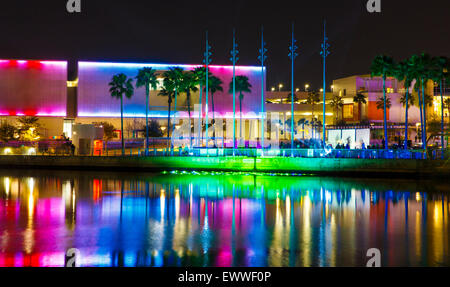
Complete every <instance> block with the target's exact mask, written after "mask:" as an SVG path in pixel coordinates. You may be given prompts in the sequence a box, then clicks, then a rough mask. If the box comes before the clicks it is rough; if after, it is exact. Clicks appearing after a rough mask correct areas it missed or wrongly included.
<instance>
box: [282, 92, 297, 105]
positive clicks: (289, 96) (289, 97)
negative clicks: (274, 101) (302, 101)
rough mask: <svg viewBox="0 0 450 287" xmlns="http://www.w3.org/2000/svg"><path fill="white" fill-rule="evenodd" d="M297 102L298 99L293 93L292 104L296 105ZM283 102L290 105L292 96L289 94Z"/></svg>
mask: <svg viewBox="0 0 450 287" xmlns="http://www.w3.org/2000/svg"><path fill="white" fill-rule="evenodd" d="M298 100H299V98H298V96H297V94H295V93H294V104H295V103H297V102H298ZM284 101H285V103H286V104H290V103H291V101H292V94H291V93H289V94H288V95H287V96H286V98H285V100H284Z"/></svg>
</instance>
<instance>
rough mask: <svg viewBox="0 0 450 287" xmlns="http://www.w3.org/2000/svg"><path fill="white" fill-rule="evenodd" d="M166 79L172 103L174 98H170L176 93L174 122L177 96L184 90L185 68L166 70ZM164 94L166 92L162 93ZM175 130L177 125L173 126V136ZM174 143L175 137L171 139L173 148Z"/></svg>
mask: <svg viewBox="0 0 450 287" xmlns="http://www.w3.org/2000/svg"><path fill="white" fill-rule="evenodd" d="M163 77H164V80H163V84H164V87H165V92H166V93H169V94H167V96H169V101H170V103H171V102H172V100H171V99H170V98H171V96H170V94H171V93H173V94H174V98H175V103H174V108H173V109H174V122H176V117H177V98H178V92H180V91H182V88H183V87H182V81H183V69H182V68H179V67H174V68H169V70H168V71H166V72H164V74H163ZM161 95H164V94H161ZM168 117H169V125H168V128H170V106H169V115H168ZM173 130H175V125H173V127H172V137H173ZM172 145H173V138H172V139H171V144H170V147H171V148H172Z"/></svg>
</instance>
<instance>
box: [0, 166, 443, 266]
mask: <svg viewBox="0 0 450 287" xmlns="http://www.w3.org/2000/svg"><path fill="white" fill-rule="evenodd" d="M449 195H450V187H449V186H448V185H447V184H444V183H440V182H439V181H431V180H423V181H415V180H408V179H365V178H359V179H352V178H333V177H314V176H299V175H274V174H273V175H267V174H244V173H196V172H189V173H186V172H169V173H155V174H126V173H106V172H101V173H95V172H75V171H66V172H63V171H61V172H58V171H48V172H46V171H40V172H38V171H24V170H21V171H14V170H8V171H0V266H64V262H65V254H66V251H67V250H68V249H70V248H76V249H78V252H79V253H78V254H79V256H78V257H77V260H78V264H79V265H81V266H257V267H259V266H365V265H366V262H367V260H368V259H369V258H368V257H367V254H366V253H367V250H368V249H370V248H378V249H379V250H380V251H381V263H382V266H449V265H450V249H449V245H450V244H449V235H450V225H449V222H448V220H449Z"/></svg>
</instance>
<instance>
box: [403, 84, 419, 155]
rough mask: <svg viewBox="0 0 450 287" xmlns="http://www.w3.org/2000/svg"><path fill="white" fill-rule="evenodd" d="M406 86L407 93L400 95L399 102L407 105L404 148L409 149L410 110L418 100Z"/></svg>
mask: <svg viewBox="0 0 450 287" xmlns="http://www.w3.org/2000/svg"><path fill="white" fill-rule="evenodd" d="M406 87H407V86H405V90H406V91H405V93H404V94H403V95H402V96H401V97H400V99H399V102H400V104H402V105H403V106H404V107H405V142H404V149H405V150H407V149H408V125H409V124H408V110H409V109H410V108H411V107H412V106H414V105H415V104H416V100H415V98H414V97H413V96H412V95H409V92H408V89H409V88H406Z"/></svg>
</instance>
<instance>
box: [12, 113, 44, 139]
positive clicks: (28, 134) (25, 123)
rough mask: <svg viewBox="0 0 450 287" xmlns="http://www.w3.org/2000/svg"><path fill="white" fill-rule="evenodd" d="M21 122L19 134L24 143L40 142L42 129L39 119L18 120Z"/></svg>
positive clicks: (22, 118) (32, 117) (26, 118)
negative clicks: (40, 130) (40, 129)
mask: <svg viewBox="0 0 450 287" xmlns="http://www.w3.org/2000/svg"><path fill="white" fill-rule="evenodd" d="M17 121H18V122H19V126H18V129H17V131H18V133H19V138H20V139H21V140H24V141H34V140H38V139H39V137H40V134H39V131H38V129H39V128H40V127H41V124H40V123H39V118H38V117H35V116H30V117H28V116H24V117H20V118H18V120H17Z"/></svg>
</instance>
